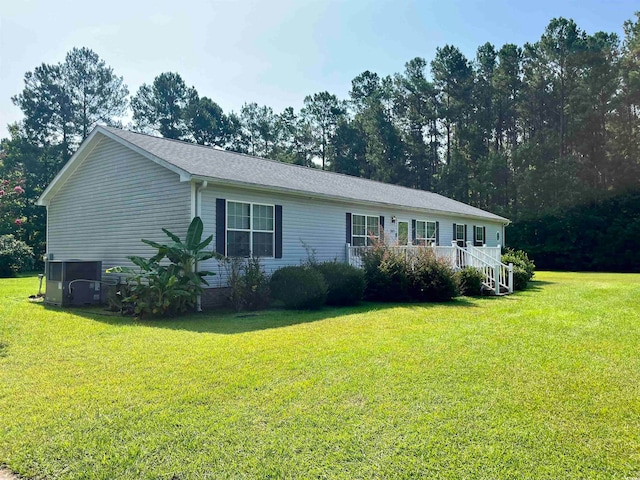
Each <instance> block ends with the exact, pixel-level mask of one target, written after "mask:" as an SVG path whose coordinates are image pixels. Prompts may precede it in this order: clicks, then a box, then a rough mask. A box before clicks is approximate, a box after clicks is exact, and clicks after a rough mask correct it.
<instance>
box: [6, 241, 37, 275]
mask: <svg viewBox="0 0 640 480" xmlns="http://www.w3.org/2000/svg"><path fill="white" fill-rule="evenodd" d="M33 264H34V258H33V250H32V249H31V247H30V246H29V245H27V244H26V243H24V242H23V241H22V240H17V239H16V238H15V237H14V236H13V235H2V236H0V278H7V277H15V276H16V275H17V274H18V273H19V272H24V271H27V270H31V269H32V268H33Z"/></svg>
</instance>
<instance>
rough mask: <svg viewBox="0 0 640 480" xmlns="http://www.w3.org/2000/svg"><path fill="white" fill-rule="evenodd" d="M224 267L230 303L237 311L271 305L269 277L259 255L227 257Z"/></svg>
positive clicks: (259, 308)
mask: <svg viewBox="0 0 640 480" xmlns="http://www.w3.org/2000/svg"><path fill="white" fill-rule="evenodd" d="M224 267H225V270H226V274H227V285H228V286H229V297H228V299H229V303H230V304H231V306H232V307H233V308H234V309H235V310H236V311H241V310H261V309H263V308H266V307H267V306H268V305H269V303H270V301H271V299H270V291H269V277H268V276H267V274H266V273H265V272H264V269H263V268H262V264H261V263H260V259H259V258H258V257H252V258H247V259H245V258H237V257H233V258H225V259H224Z"/></svg>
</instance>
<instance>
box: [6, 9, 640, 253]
mask: <svg viewBox="0 0 640 480" xmlns="http://www.w3.org/2000/svg"><path fill="white" fill-rule="evenodd" d="M623 30H624V35H623V38H619V37H618V35H616V34H614V33H606V32H596V33H594V34H588V33H586V32H585V31H583V30H582V29H580V28H579V27H578V25H576V23H575V22H574V21H572V20H568V19H564V18H557V19H553V20H551V21H550V23H549V24H548V26H547V27H546V29H545V30H544V32H543V34H542V36H541V38H540V39H539V40H538V41H536V42H535V43H527V44H525V45H524V46H517V45H514V44H506V45H503V46H501V47H500V48H497V47H495V46H494V45H492V44H490V43H485V44H484V45H481V46H480V47H479V48H478V49H477V52H476V55H475V57H474V58H467V57H465V55H464V54H463V53H462V52H461V51H460V49H458V48H457V47H455V46H452V45H446V46H444V47H442V48H438V49H437V50H436V53H435V57H434V58H433V59H432V60H431V61H430V62H429V61H427V60H426V59H424V58H414V59H412V60H410V61H408V62H407V63H406V64H405V68H404V70H403V71H402V72H399V73H396V74H394V75H389V76H380V75H378V74H377V73H375V72H371V71H365V72H363V73H362V74H360V75H358V76H357V77H356V78H354V79H353V81H352V82H351V90H350V91H349V93H348V98H338V97H337V96H336V95H334V94H331V93H329V92H326V91H325V92H318V93H315V94H312V95H308V96H307V97H305V99H304V104H303V107H302V108H301V109H299V110H298V111H296V110H295V109H294V108H292V107H289V108H286V109H284V110H283V111H282V112H274V111H273V109H272V108H271V107H269V106H266V105H258V104H257V103H246V104H245V105H243V107H242V108H241V110H240V111H239V112H226V113H225V112H224V111H223V109H222V108H221V107H220V106H219V105H218V104H217V103H216V102H215V101H214V100H213V99H211V98H208V97H204V96H200V95H199V93H198V91H197V90H196V88H195V87H193V86H192V87H189V86H188V85H187V84H186V83H185V82H184V80H183V79H182V77H181V76H180V74H178V73H175V72H165V73H162V74H160V75H158V76H157V77H155V78H154V79H153V80H152V81H151V82H150V83H148V84H146V83H145V84H143V85H142V86H141V87H140V88H139V89H138V91H137V92H135V94H133V95H130V94H129V91H128V88H127V86H126V85H125V83H124V80H123V78H122V77H119V76H117V75H116V74H115V73H114V71H113V69H112V68H111V67H109V66H107V65H106V64H105V62H104V61H103V60H102V59H100V57H99V56H98V55H97V54H96V53H95V52H93V51H91V50H89V49H87V48H74V49H73V50H72V51H71V52H69V53H68V54H67V56H66V58H65V60H64V61H63V62H61V63H59V64H56V65H48V64H42V65H41V66H38V67H36V68H35V69H34V70H33V71H30V72H27V73H26V74H25V78H24V82H25V84H24V89H23V90H22V92H20V93H18V94H17V95H16V96H14V97H13V98H12V100H13V102H14V103H15V104H16V105H17V106H18V107H19V108H20V109H21V110H22V112H23V114H24V118H23V119H22V120H21V121H20V122H17V123H15V124H13V125H10V126H9V132H10V135H9V137H8V138H5V139H2V141H1V143H0V162H1V164H0V176H1V177H2V178H3V179H7V178H20V179H21V181H22V183H20V186H21V188H22V187H24V190H25V193H24V196H23V197H21V204H20V208H19V211H16V208H17V207H16V206H15V205H14V207H13V208H12V209H8V208H6V207H5V208H4V210H0V233H3V232H5V231H12V232H14V233H17V234H18V235H19V236H21V237H22V238H24V239H25V240H27V242H28V243H30V244H31V245H34V246H36V248H39V249H40V250H42V245H43V243H44V225H45V223H44V215H45V213H44V211H43V210H44V209H40V208H37V207H35V206H34V200H35V198H37V196H38V195H39V194H40V193H42V191H43V190H44V188H45V187H46V185H47V184H48V183H49V182H50V181H51V179H52V178H53V176H55V174H56V173H57V172H58V171H59V170H60V168H61V167H62V166H63V165H64V164H65V162H66V161H67V160H68V159H69V158H70V156H71V154H72V153H73V152H74V151H75V149H76V148H77V146H78V145H79V143H80V142H81V141H82V140H83V139H84V138H85V137H86V136H87V135H88V134H89V133H90V131H91V129H92V128H93V127H94V126H95V125H96V124H98V123H104V124H108V125H116V126H122V119H123V118H124V117H125V115H126V114H127V112H129V111H130V112H132V117H131V118H132V120H131V123H130V124H129V125H127V127H128V128H131V129H133V130H137V131H141V132H145V133H151V134H156V135H161V136H164V137H167V138H173V139H179V140H184V141H188V142H194V143H198V144H201V145H211V146H216V147H219V148H225V149H229V150H234V151H238V152H243V153H248V154H251V155H257V156H262V157H266V158H270V159H274V160H278V161H283V162H288V163H295V164H299V165H305V166H308V167H310V168H323V169H326V170H330V171H335V172H340V173H345V174H349V175H356V176H361V177H366V178H371V179H375V180H380V181H384V182H391V183H396V184H399V185H404V186H408V187H412V188H418V189H424V190H429V191H435V192H438V193H441V194H443V195H446V196H449V197H451V198H454V199H457V200H460V201H463V202H466V203H469V204H472V205H475V206H477V207H480V208H483V209H487V210H490V211H492V212H495V213H498V214H500V215H503V216H506V217H508V218H510V219H512V220H513V221H514V224H515V227H514V231H516V232H517V231H518V228H519V227H518V225H521V224H523V222H531V221H532V220H534V219H537V218H541V217H542V216H547V217H549V216H554V215H555V216H556V217H557V216H558V214H559V212H562V211H564V210H566V209H567V208H570V207H573V206H576V205H585V204H589V202H598V201H603V200H604V199H607V198H610V197H612V196H617V195H626V194H628V193H629V192H633V191H634V190H637V189H638V188H640V75H639V74H638V72H640V13H636V14H635V16H634V18H632V19H630V20H628V21H627V22H625V23H624V27H623ZM129 109H130V110H129ZM556 217H554V218H556ZM17 218H20V219H21V221H20V224H16V222H15V219H17ZM556 223H557V222H556ZM529 224H530V223H529ZM514 238H519V237H518V235H514Z"/></svg>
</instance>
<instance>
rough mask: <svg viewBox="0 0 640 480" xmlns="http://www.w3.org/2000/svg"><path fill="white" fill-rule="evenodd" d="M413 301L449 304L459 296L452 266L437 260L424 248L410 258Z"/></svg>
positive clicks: (410, 289) (410, 291)
mask: <svg viewBox="0 0 640 480" xmlns="http://www.w3.org/2000/svg"><path fill="white" fill-rule="evenodd" d="M408 262H409V265H410V270H409V271H410V274H409V278H410V288H409V296H410V297H411V300H414V301H418V302H447V301H449V300H451V299H453V298H454V297H455V296H457V295H458V282H457V281H456V277H455V273H454V271H453V268H452V267H451V265H450V264H449V263H448V262H446V261H441V260H438V259H436V257H435V255H434V253H433V252H432V251H431V250H430V249H427V248H422V249H420V250H418V251H417V252H415V253H413V254H412V255H411V256H410V257H409V258H408Z"/></svg>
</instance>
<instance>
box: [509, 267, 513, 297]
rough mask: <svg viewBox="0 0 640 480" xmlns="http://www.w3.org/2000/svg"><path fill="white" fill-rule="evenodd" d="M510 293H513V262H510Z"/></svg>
mask: <svg viewBox="0 0 640 480" xmlns="http://www.w3.org/2000/svg"><path fill="white" fill-rule="evenodd" d="M509 293H513V263H510V264H509Z"/></svg>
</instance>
